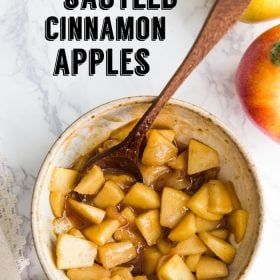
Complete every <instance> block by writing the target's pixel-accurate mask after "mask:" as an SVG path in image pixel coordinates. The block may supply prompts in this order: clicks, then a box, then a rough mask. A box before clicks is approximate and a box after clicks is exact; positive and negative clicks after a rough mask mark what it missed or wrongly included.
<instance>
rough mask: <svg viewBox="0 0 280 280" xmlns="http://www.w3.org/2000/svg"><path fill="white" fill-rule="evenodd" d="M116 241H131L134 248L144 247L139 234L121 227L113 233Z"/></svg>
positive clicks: (143, 241)
mask: <svg viewBox="0 0 280 280" xmlns="http://www.w3.org/2000/svg"><path fill="white" fill-rule="evenodd" d="M114 239H115V240H116V241H131V242H132V243H133V245H134V246H136V247H141V246H142V247H143V246H145V244H146V243H145V240H144V239H143V238H142V236H141V235H140V233H138V232H136V231H134V230H131V229H130V228H129V227H121V228H119V229H118V230H117V231H116V232H115V233H114Z"/></svg>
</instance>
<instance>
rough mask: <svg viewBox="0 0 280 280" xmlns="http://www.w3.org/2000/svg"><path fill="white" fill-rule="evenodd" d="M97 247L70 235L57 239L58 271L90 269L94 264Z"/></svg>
mask: <svg viewBox="0 0 280 280" xmlns="http://www.w3.org/2000/svg"><path fill="white" fill-rule="evenodd" d="M96 255H97V246H96V245H95V244H94V243H92V242H90V241H87V240H84V239H81V238H77V237H74V236H72V235H69V234H61V235H59V236H58V238H57V246H56V256H57V268H58V269H71V268H82V267H89V266H92V265H93V264H94V260H95V257H96Z"/></svg>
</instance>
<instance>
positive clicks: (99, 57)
mask: <svg viewBox="0 0 280 280" xmlns="http://www.w3.org/2000/svg"><path fill="white" fill-rule="evenodd" d="M89 57H90V59H89V75H90V76H93V75H95V74H96V67H97V66H98V65H99V64H100V63H102V62H103V60H104V52H103V51H102V50H101V49H91V50H90V51H89Z"/></svg>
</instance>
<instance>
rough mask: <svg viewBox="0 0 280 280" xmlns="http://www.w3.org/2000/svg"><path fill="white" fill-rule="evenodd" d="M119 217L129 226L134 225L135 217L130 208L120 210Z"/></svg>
mask: <svg viewBox="0 0 280 280" xmlns="http://www.w3.org/2000/svg"><path fill="white" fill-rule="evenodd" d="M121 215H122V216H123V217H124V218H125V219H126V220H127V222H128V223H129V224H130V225H134V224H135V218H136V215H135V213H134V211H133V210H132V208H130V207H125V208H124V209H123V210H122V212H121Z"/></svg>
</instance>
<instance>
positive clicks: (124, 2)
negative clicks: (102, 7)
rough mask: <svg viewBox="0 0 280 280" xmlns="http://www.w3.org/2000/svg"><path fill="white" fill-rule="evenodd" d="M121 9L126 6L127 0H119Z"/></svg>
mask: <svg viewBox="0 0 280 280" xmlns="http://www.w3.org/2000/svg"><path fill="white" fill-rule="evenodd" d="M120 7H121V10H125V9H126V8H127V0H120Z"/></svg>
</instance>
